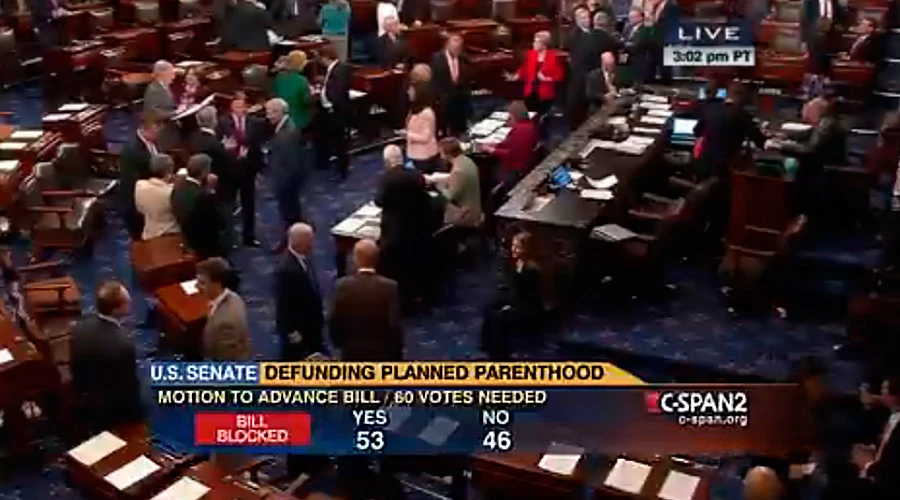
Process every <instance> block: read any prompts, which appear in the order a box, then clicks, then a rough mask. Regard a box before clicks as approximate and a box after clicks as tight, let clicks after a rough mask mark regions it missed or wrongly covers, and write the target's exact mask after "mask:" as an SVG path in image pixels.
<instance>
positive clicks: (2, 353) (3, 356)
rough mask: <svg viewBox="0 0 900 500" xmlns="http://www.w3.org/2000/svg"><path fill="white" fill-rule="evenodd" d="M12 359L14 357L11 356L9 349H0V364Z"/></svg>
mask: <svg viewBox="0 0 900 500" xmlns="http://www.w3.org/2000/svg"><path fill="white" fill-rule="evenodd" d="M13 359H15V358H13V355H12V353H11V352H10V351H9V349H0V366H2V365H5V364H6V363H9V362H10V361H12V360H13Z"/></svg>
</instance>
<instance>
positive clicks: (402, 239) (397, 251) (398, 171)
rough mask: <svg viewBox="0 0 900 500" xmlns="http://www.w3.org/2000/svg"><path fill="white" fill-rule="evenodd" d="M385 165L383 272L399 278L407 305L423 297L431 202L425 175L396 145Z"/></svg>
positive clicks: (381, 200)
mask: <svg viewBox="0 0 900 500" xmlns="http://www.w3.org/2000/svg"><path fill="white" fill-rule="evenodd" d="M384 161H385V168H386V169H387V170H386V171H385V173H384V178H383V179H382V183H381V190H380V192H379V193H378V195H377V196H376V198H375V204H377V205H378V206H380V207H381V209H382V214H381V238H380V243H381V246H382V248H383V249H384V259H383V261H382V268H381V269H382V272H383V273H384V274H385V276H387V277H389V278H391V279H393V280H396V281H397V283H399V285H400V291H401V295H402V298H403V302H404V306H405V308H407V309H409V308H410V307H411V306H412V305H413V304H414V303H415V300H416V299H418V298H422V293H423V291H424V289H423V288H422V276H423V275H425V274H426V270H427V263H428V259H429V257H430V255H431V252H430V241H431V229H432V224H431V204H430V197H429V195H428V191H427V186H426V182H425V178H424V177H423V176H422V174H421V173H420V172H418V171H417V170H412V169H407V168H405V167H404V165H403V154H402V152H401V151H400V149H399V148H398V147H397V146H396V145H389V146H387V147H386V148H385V151H384Z"/></svg>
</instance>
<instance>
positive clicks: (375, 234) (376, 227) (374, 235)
mask: <svg viewBox="0 0 900 500" xmlns="http://www.w3.org/2000/svg"><path fill="white" fill-rule="evenodd" d="M356 232H357V233H358V234H359V235H360V236H362V237H363V238H368V239H370V240H378V238H379V237H380V236H381V225H380V223H379V222H373V221H366V223H365V224H363V225H362V227H360V228H359V229H357V230H356Z"/></svg>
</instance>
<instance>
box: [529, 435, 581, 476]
mask: <svg viewBox="0 0 900 500" xmlns="http://www.w3.org/2000/svg"><path fill="white" fill-rule="evenodd" d="M582 456H584V448H580V447H578V446H572V445H568V444H560V443H551V444H550V446H549V447H548V448H547V453H545V454H544V456H542V457H541V461H540V462H538V467H540V468H541V469H544V470H546V471H550V472H553V473H555V474H560V475H563V476H571V475H572V473H573V472H575V467H577V466H578V462H579V461H581V457H582Z"/></svg>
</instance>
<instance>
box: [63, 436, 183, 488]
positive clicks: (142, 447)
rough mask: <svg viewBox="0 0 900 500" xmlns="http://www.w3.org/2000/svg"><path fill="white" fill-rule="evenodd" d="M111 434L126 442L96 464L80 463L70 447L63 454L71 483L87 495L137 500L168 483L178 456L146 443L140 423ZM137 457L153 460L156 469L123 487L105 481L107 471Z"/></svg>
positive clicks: (176, 465)
mask: <svg viewBox="0 0 900 500" xmlns="http://www.w3.org/2000/svg"><path fill="white" fill-rule="evenodd" d="M110 434H112V435H113V436H115V437H116V438H118V439H121V440H122V441H124V443H125V444H124V445H123V446H122V447H121V448H119V449H117V450H115V451H113V452H112V453H110V454H108V455H106V456H105V457H103V458H101V459H100V460H99V461H97V462H96V463H93V464H90V465H86V464H84V463H82V462H81V461H79V460H77V459H76V458H74V457H73V456H72V454H71V450H69V452H67V453H66V454H65V455H64V457H63V462H64V464H65V466H66V472H67V476H68V479H69V481H70V482H71V483H72V484H73V486H75V487H76V488H78V489H79V490H81V491H83V492H84V493H85V494H87V496H88V497H89V498H104V499H134V500H137V499H146V498H150V497H151V496H153V495H155V494H156V493H157V492H158V491H160V490H161V489H162V488H163V487H164V486H166V485H167V484H168V483H169V481H170V479H171V477H172V476H173V475H174V474H175V473H176V469H177V467H178V466H179V463H180V459H179V457H174V456H171V455H169V454H167V453H164V452H162V451H160V450H157V449H155V448H154V447H153V446H152V444H151V443H150V442H149V440H148V438H147V431H146V428H145V427H144V426H143V425H133V426H128V427H125V428H123V429H121V430H115V431H112V432H110ZM76 448H77V447H76ZM73 449H74V448H73ZM140 457H146V458H147V459H149V460H151V461H152V462H154V463H156V464H157V465H158V466H159V469H157V470H156V471H155V472H153V473H151V474H149V475H148V476H146V477H144V478H143V479H141V480H140V481H138V482H137V483H135V484H133V485H131V486H129V487H127V488H125V489H124V490H120V489H118V488H117V487H115V486H113V484H111V483H110V482H109V481H107V479H106V477H107V476H108V475H109V474H110V473H113V472H115V471H117V470H119V469H121V468H122V467H123V466H125V465H127V464H129V463H131V462H132V461H134V460H135V459H139V458H140Z"/></svg>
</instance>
